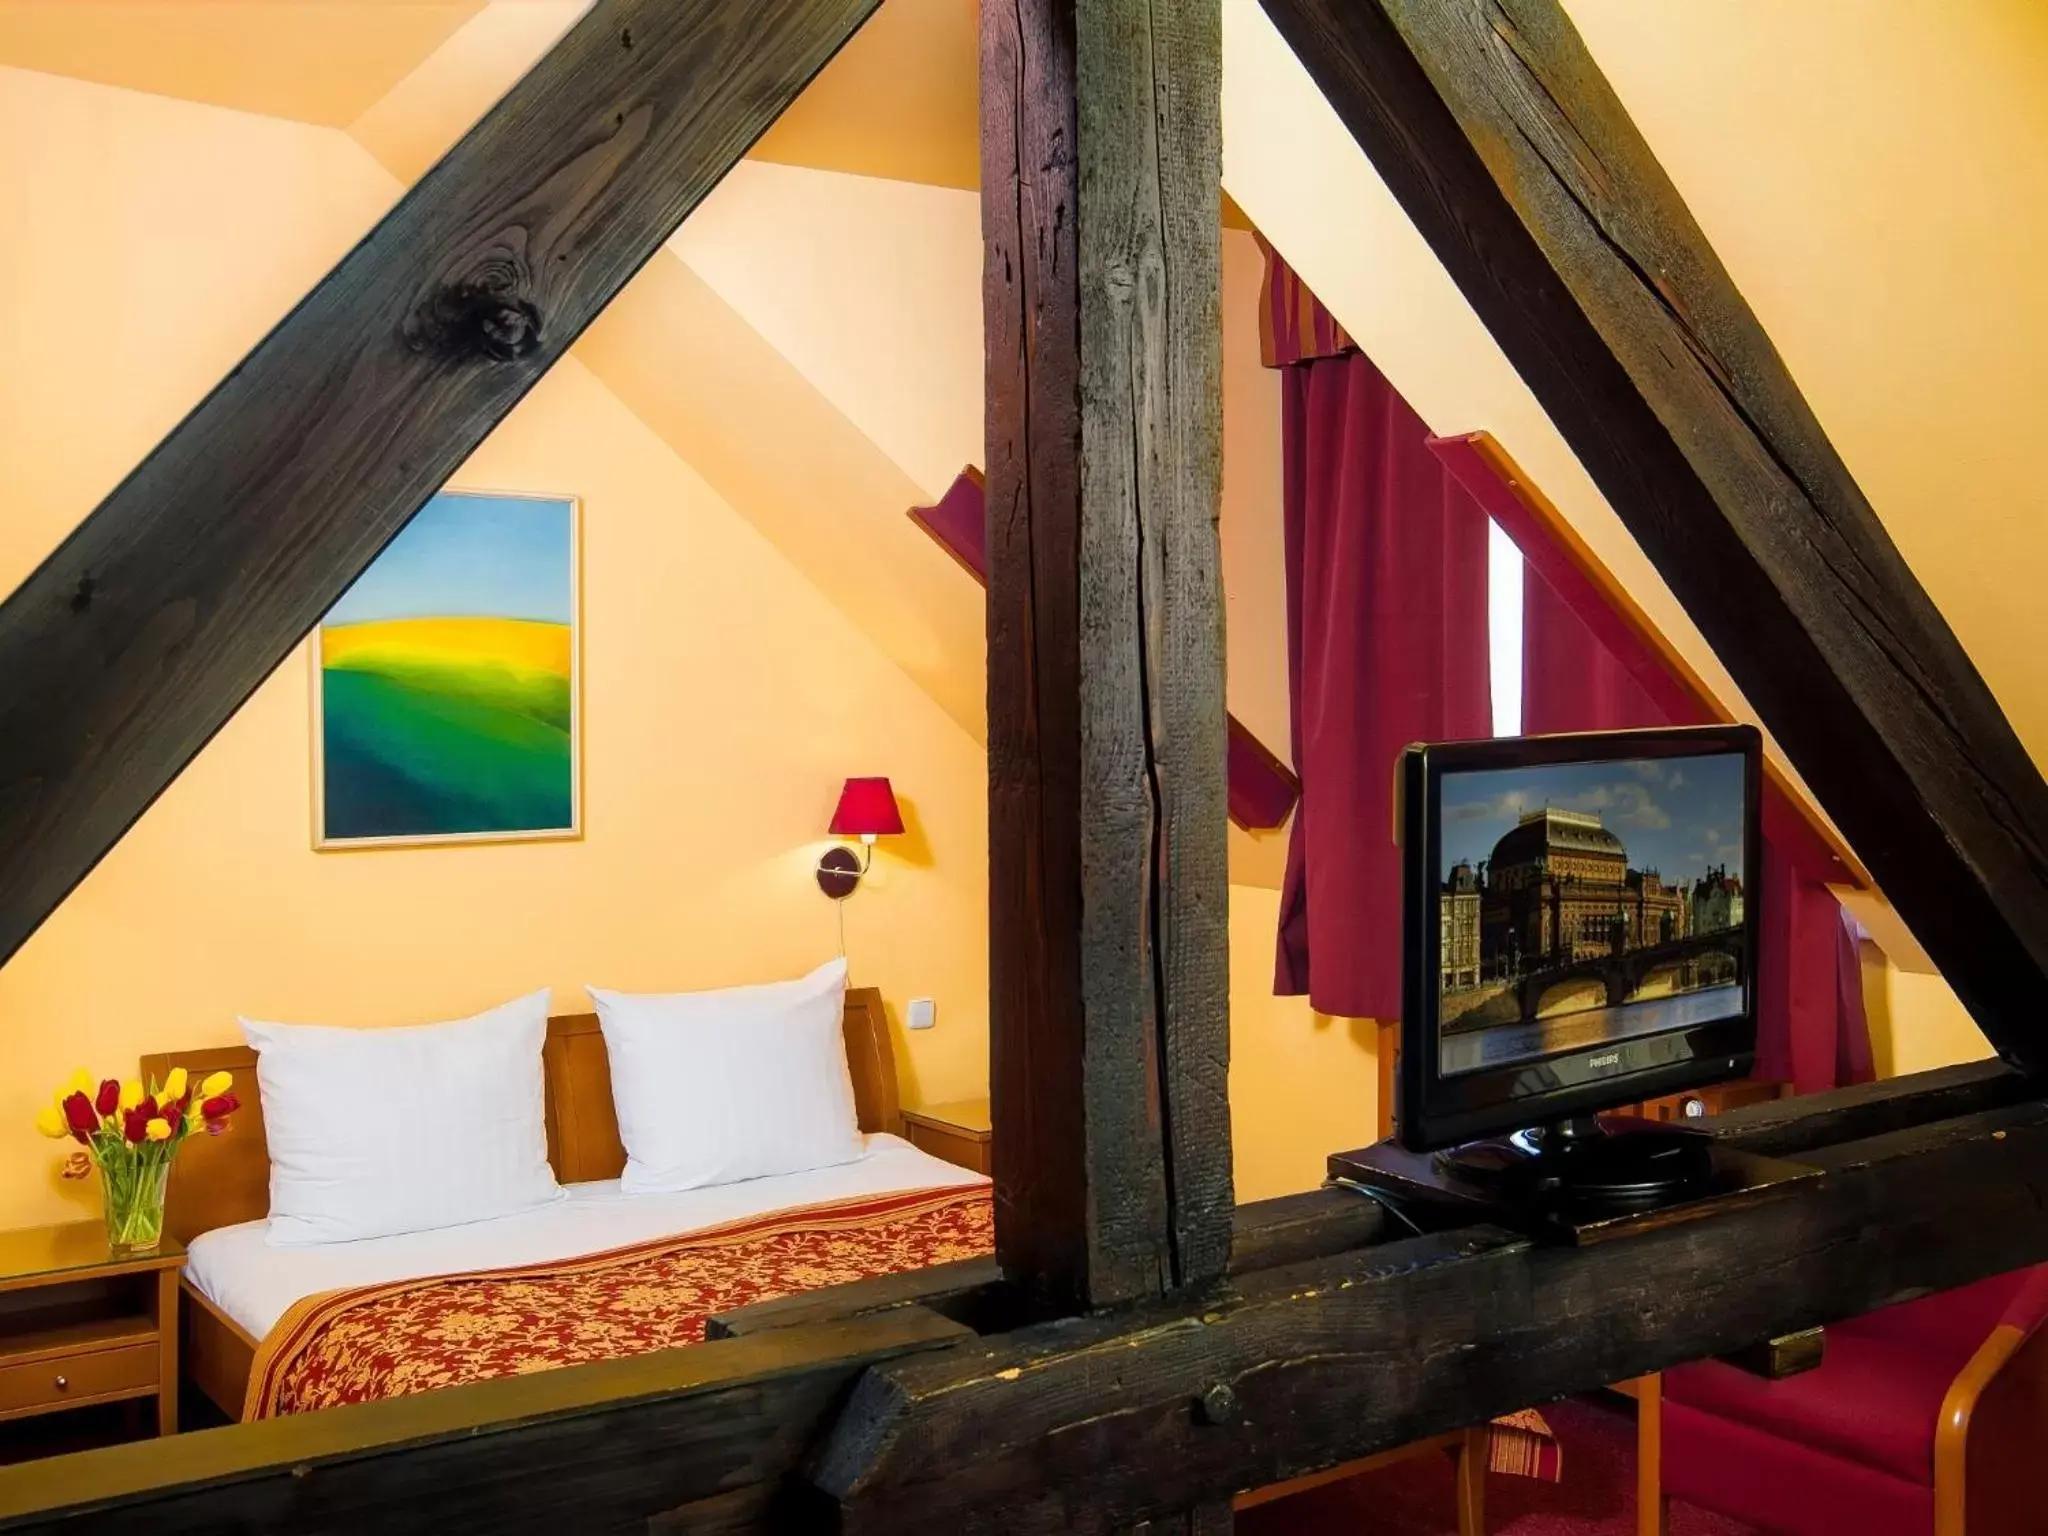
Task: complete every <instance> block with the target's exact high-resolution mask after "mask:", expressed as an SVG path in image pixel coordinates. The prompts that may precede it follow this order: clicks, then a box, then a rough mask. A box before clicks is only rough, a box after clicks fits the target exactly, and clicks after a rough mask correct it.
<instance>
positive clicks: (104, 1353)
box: [0, 1221, 185, 1435]
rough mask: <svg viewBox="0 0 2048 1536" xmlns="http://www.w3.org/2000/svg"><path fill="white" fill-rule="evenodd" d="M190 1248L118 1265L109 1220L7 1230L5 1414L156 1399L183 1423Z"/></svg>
mask: <svg viewBox="0 0 2048 1536" xmlns="http://www.w3.org/2000/svg"><path fill="white" fill-rule="evenodd" d="M184 1262H185V1250H184V1248H183V1247H182V1246H180V1245H179V1244H178V1243H176V1242H174V1241H172V1240H171V1239H170V1238H168V1237H166V1238H165V1239H164V1241H163V1246H162V1247H161V1248H160V1249H158V1250H157V1251H156V1252H155V1253H151V1254H144V1255H141V1256H139V1257H137V1258H132V1259H123V1260H120V1261H118V1262H116V1261H115V1260H114V1258H113V1257H112V1256H111V1255H110V1254H109V1253H108V1252H107V1229H106V1226H105V1224H104V1223H103V1222H97V1221H82V1222H74V1223H71V1224H70V1225H67V1226H61V1227H22V1228H20V1229H18V1230H15V1231H11V1232H5V1231H0V1420H7V1419H25V1418H28V1417H30V1416H32V1415H34V1414H40V1413H58V1412H61V1411H62V1410H64V1409H66V1408H82V1407H85V1406H86V1405H88V1404H91V1403H113V1402H120V1401H122V1400H124V1399H129V1398H144V1397H153V1398H155V1399H156V1411H157V1433H159V1434H164V1435H168V1434H171V1433H173V1432H175V1431H176V1429H177V1427H178V1271H179V1268H180V1267H181V1266H182V1265H183V1264H184Z"/></svg>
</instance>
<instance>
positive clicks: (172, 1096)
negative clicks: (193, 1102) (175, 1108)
mask: <svg viewBox="0 0 2048 1536" xmlns="http://www.w3.org/2000/svg"><path fill="white" fill-rule="evenodd" d="M183 1097H185V1069H184V1068H183V1067H173V1068H171V1075H170V1076H169V1077H167V1078H165V1079H164V1091H163V1092H162V1093H160V1094H158V1095H157V1098H158V1099H159V1100H160V1101H163V1102H166V1103H175V1102H176V1101H177V1100H179V1099H182V1098H183Z"/></svg>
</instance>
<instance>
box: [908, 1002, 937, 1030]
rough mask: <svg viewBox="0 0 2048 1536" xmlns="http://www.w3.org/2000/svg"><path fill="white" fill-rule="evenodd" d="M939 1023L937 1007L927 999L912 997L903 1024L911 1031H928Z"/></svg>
mask: <svg viewBox="0 0 2048 1536" xmlns="http://www.w3.org/2000/svg"><path fill="white" fill-rule="evenodd" d="M938 1022H939V1005H938V1004H937V1003H935V1002H933V1001H932V1000H931V999H930V998H928V997H913V998H912V999H911V1000H910V1013H909V1015H908V1016H907V1017H906V1018H905V1019H904V1023H905V1024H907V1025H908V1026H909V1027H910V1028H912V1029H930V1028H931V1027H932V1026H933V1025H934V1024H936V1023H938Z"/></svg>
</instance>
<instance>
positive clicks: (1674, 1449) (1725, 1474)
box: [1640, 1265, 2048, 1536]
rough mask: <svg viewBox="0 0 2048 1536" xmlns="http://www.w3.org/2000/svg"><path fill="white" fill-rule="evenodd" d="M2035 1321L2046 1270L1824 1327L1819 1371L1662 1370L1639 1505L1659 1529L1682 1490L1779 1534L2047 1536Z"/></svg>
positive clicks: (2045, 1337) (2043, 1333)
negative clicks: (1765, 1374)
mask: <svg viewBox="0 0 2048 1536" xmlns="http://www.w3.org/2000/svg"><path fill="white" fill-rule="evenodd" d="M2044 1321H2048V1265H2043V1266H2040V1267H2038V1268H2035V1269H2027V1270H2020V1271H2017V1272H2015V1273H2013V1274H2010V1275H1999V1276H1996V1277H1994V1278H1992V1279H1990V1280H1983V1281H1979V1282H1978V1283H1977V1284H1975V1285H1968V1286H1964V1287H1962V1288H1961V1289H1959V1290H1954V1291H1947V1292H1944V1293H1942V1294H1941V1295H1938V1296H1929V1297H1926V1298H1924V1299H1923V1300H1920V1301H1911V1302H1906V1303H1904V1304H1903V1305H1901V1306H1896V1307H1888V1308H1886V1309H1885V1310H1883V1311H1881V1312H1872V1313H1870V1314H1868V1315H1867V1316H1864V1317H1858V1318H1852V1319H1851V1320H1850V1321H1848V1322H1845V1323H1838V1324H1834V1325H1831V1326H1830V1327H1829V1328H1828V1331H1827V1353H1826V1358H1825V1360H1824V1362H1823V1363H1822V1364H1821V1365H1820V1366H1819V1367H1817V1368H1816V1369H1814V1370H1811V1371H1807V1372H1804V1373H1803V1374H1801V1375H1797V1376H1790V1377H1787V1378H1785V1379H1784V1380H1782V1381H1767V1380H1765V1379H1763V1378H1762V1377H1759V1376H1754V1375H1751V1374H1749V1373H1748V1372H1746V1371H1742V1370H1738V1369H1736V1368H1735V1367H1734V1366H1729V1365H1722V1364H1720V1363H1718V1362H1716V1361H1702V1362H1700V1363H1698V1364H1695V1365H1687V1366H1681V1367H1679V1368H1678V1369H1676V1370H1673V1371H1667V1372H1665V1373H1664V1376H1663V1379H1662V1387H1661V1392H1659V1393H1656V1394H1655V1395H1651V1394H1647V1393H1646V1394H1645V1396H1646V1399H1647V1400H1646V1401H1645V1402H1644V1404H1643V1408H1644V1412H1643V1414H1642V1418H1641V1421H1640V1422H1641V1426H1642V1433H1641V1452H1642V1455H1643V1458H1644V1464H1643V1467H1642V1473H1643V1480H1642V1484H1641V1488H1642V1492H1643V1493H1644V1494H1645V1495H1646V1496H1647V1497H1645V1498H1644V1500H1643V1508H1644V1509H1645V1510H1646V1511H1648V1512H1651V1515H1652V1519H1656V1520H1660V1519H1661V1512H1662V1498H1663V1496H1670V1495H1675V1496H1676V1497H1678V1498H1682V1499H1685V1500H1688V1501H1689V1502H1691V1503H1694V1504H1698V1505H1701V1506H1702V1507H1704V1508H1707V1509H1712V1510H1718V1511H1719V1512H1721V1513H1722V1514H1726V1515H1732V1516H1734V1517H1735V1518H1737V1519H1741V1520H1747V1521H1749V1522H1751V1523H1752V1524H1755V1525H1759V1526H1762V1527H1763V1528H1764V1529H1766V1530H1769V1531H1774V1532H1783V1533H1786V1536H1837V1533H1847V1532H1853V1533H1855V1536H2020V1533H2022V1532H2030V1533H2039V1532H2042V1531H2044V1530H2048V1478H2044V1477H2043V1466H2044V1462H2048V1328H2044V1327H2043V1326H2042V1324H2043V1322H2044ZM1645 1385H1646V1386H1647V1385H1648V1384H1647V1383H1646V1384H1645ZM1659 1398H1661V1402H1660V1401H1659V1400H1658V1399H1659ZM1660 1419H1661V1433H1660V1432H1659V1421H1660ZM1660 1440H1661V1442H1662V1444H1661V1460H1660V1458H1659V1450H1660V1447H1659V1444H1658V1442H1659V1441H1660ZM1659 1472H1661V1490H1660V1489H1659V1487H1658V1484H1657V1481H1656V1478H1657V1476H1658V1473H1659ZM1646 1525H1649V1522H1647V1521H1646ZM1650 1528H1660V1526H1650Z"/></svg>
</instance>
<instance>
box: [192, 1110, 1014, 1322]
mask: <svg viewBox="0 0 2048 1536" xmlns="http://www.w3.org/2000/svg"><path fill="white" fill-rule="evenodd" d="M987 1182H988V1180H987V1179H985V1178H983V1177H982V1176H981V1175H980V1174H978V1173H972V1172H970V1171H968V1170H967V1169H965V1168H956V1167H955V1166H953V1164H951V1163H946V1162H941V1161H940V1160H939V1159H938V1158H936V1157H933V1156H931V1155H930V1154H929V1153H925V1152H920V1151H919V1150H918V1149H917V1148H916V1147H913V1146H912V1145H911V1144H910V1143H909V1142H907V1141H905V1140H903V1139H902V1138H901V1137H898V1136H887V1135H874V1136H869V1137H868V1138H867V1150H866V1152H865V1153H864V1154H863V1155H862V1156H861V1157H860V1158H858V1159H857V1160H855V1161H854V1162H851V1163H841V1164H839V1165H838V1166H837V1167H832V1168H814V1169H812V1170H811V1171H810V1172H808V1173H788V1174H782V1175H780V1176H778V1177H775V1178H770V1179H747V1180H744V1181H743V1182H741V1183H737V1184H719V1185H714V1186H713V1187H711V1188H709V1189H691V1190H684V1191H682V1192H681V1193H678V1194H670V1195H626V1194H621V1193H620V1192H619V1181H618V1180H617V1179H605V1180H602V1181H599V1182H596V1183H591V1184H571V1185H568V1186H566V1187H567V1189H568V1198H567V1199H565V1200H557V1201H555V1202H553V1203H552V1204H549V1205H543V1206H539V1207H537V1208H535V1209H533V1210H530V1211H521V1212H519V1213H518V1214H516V1215H512V1216H499V1217H496V1218H493V1219H492V1220H490V1221H478V1222H472V1223H470V1224H468V1225H466V1226H460V1227H443V1228H441V1229H440V1230H438V1231H434V1232H407V1233H403V1234H401V1235H399V1236H396V1237H373V1238H365V1239H362V1240H360V1241H357V1242H347V1243H322V1244H319V1245H317V1246H313V1247H304V1248H273V1247H271V1246H270V1244H269V1243H267V1242H265V1241H264V1233H265V1230H266V1229H267V1228H268V1226H269V1223H268V1222H264V1221H246V1222H243V1223H241V1224H240V1225H239V1226H233V1227H221V1228H219V1229H217V1230H215V1231H212V1232H207V1233H204V1234H202V1235H201V1236H199V1237H196V1238H194V1239H193V1240H192V1245H191V1248H190V1251H189V1252H188V1254H187V1256H186V1260H185V1278H186V1279H188V1280H190V1281H191V1282H192V1284H193V1286H194V1287H195V1288H196V1289H197V1290H198V1291H199V1292H200V1294H202V1295H203V1296H205V1297H206V1299H207V1300H209V1301H211V1302H212V1303H213V1304H214V1305H215V1306H216V1307H218V1308H220V1310H221V1311H223V1312H225V1313H226V1314H227V1315H228V1316H229V1317H231V1318H233V1319H234V1320H235V1321H236V1322H237V1323H239V1324H240V1325H241V1326H242V1327H243V1328H245V1329H247V1330H248V1331H249V1333H250V1334H251V1335H253V1336H254V1337H256V1338H259V1339H260V1338H262V1337H263V1336H264V1335H265V1334H267V1333H268V1332H270V1330H271V1329H272V1328H274V1327H276V1326H277V1320H278V1319H279V1318H280V1317H282V1316H284V1314H285V1311H286V1309H287V1308H289V1307H290V1306H291V1304H292V1303H293V1302H295V1301H298V1300H299V1299H300V1298H301V1297H305V1296H312V1295H315V1294H317V1293H319V1292H321V1291H332V1290H338V1289H340V1288H342V1287H346V1286H358V1285H380V1284H383V1283H384V1282H386V1281H390V1280H414V1279H418V1278H420V1277H421V1276H424V1275H449V1274H458V1273H460V1272H462V1271H464V1270H474V1269H502V1268H505V1267H507V1266H509V1265H515V1264H541V1263H545V1262H547V1261H548V1260H550V1259H569V1258H576V1257H579V1256H580V1255H583V1254H586V1253H602V1252H604V1251H605V1250H606V1249H608V1248H622V1247H625V1246H626V1245H627V1244H629V1243H642V1242H648V1241H651V1240H653V1239H655V1238H659V1237H668V1236H672V1235H677V1234H681V1233H685V1232H695V1231H700V1230H702V1229H703V1228H705V1227H715V1226H721V1225H723V1224H724V1223H726V1222H729V1221H740V1220H743V1219H745V1218H746V1217H748V1216H757V1215H761V1214H763V1213H765V1212H768V1211H780V1210H787V1209H789V1208H790V1207H791V1206H797V1205H815V1204H818V1203H819V1202H821V1201H826V1200H849V1199H853V1198H856V1197H858V1196H861V1195H882V1194H889V1193H891V1192H893V1191H896V1190H906V1189H939V1188H947V1187H951V1186H956V1185H957V1186H965V1185H970V1184H986V1183H987Z"/></svg>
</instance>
